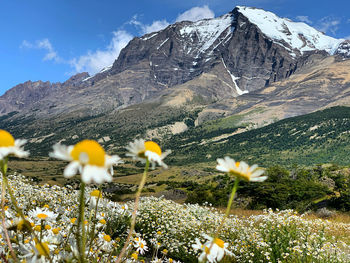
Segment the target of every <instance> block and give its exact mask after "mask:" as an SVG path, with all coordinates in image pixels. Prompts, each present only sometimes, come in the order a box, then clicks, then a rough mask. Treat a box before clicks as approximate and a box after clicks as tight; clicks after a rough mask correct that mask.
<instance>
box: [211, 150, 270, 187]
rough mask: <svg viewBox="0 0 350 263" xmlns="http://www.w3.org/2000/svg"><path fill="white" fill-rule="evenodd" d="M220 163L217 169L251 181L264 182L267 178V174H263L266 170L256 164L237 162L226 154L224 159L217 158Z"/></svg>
mask: <svg viewBox="0 0 350 263" xmlns="http://www.w3.org/2000/svg"><path fill="white" fill-rule="evenodd" d="M217 162H218V165H217V166H216V169H217V170H219V171H222V172H226V173H228V174H229V175H232V176H236V177H238V178H240V179H243V180H246V181H251V182H262V181H265V180H266V179H267V176H262V175H263V174H264V173H265V170H264V169H262V168H259V167H258V166H257V165H256V164H254V165H252V166H249V165H248V164H247V163H245V162H235V160H233V159H231V158H230V157H228V156H226V157H224V159H221V158H219V159H217Z"/></svg>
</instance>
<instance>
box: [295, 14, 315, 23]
mask: <svg viewBox="0 0 350 263" xmlns="http://www.w3.org/2000/svg"><path fill="white" fill-rule="evenodd" d="M296 19H297V20H298V21H300V22H304V23H307V24H310V25H311V24H312V21H311V20H310V19H309V17H308V16H297V17H296Z"/></svg>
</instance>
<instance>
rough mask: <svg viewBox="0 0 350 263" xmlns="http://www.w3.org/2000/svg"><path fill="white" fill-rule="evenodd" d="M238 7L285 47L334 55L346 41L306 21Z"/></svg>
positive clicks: (266, 33) (267, 34)
mask: <svg viewBox="0 0 350 263" xmlns="http://www.w3.org/2000/svg"><path fill="white" fill-rule="evenodd" d="M237 8H238V11H239V12H240V13H241V14H243V15H244V16H245V17H246V18H248V19H249V21H250V22H251V23H253V24H255V25H257V26H258V28H260V30H261V31H262V32H263V33H264V34H265V35H266V36H267V37H269V38H271V39H272V40H273V41H274V42H275V43H280V44H282V45H283V46H284V47H285V48H286V47H288V46H290V47H291V48H292V49H298V50H300V52H301V53H303V52H305V51H312V50H325V51H326V52H328V53H329V54H331V55H333V54H334V52H335V51H336V49H337V47H338V46H339V44H340V43H341V42H343V41H344V39H335V38H332V37H329V36H326V35H325V34H323V33H322V32H320V31H318V30H316V29H315V28H313V27H311V26H309V25H307V24H305V23H302V22H293V21H291V20H289V19H287V18H280V17H278V16H276V15H275V14H273V13H271V12H268V11H265V10H262V9H258V8H250V7H244V6H237ZM283 41H285V43H284V42H283ZM286 44H287V45H286Z"/></svg>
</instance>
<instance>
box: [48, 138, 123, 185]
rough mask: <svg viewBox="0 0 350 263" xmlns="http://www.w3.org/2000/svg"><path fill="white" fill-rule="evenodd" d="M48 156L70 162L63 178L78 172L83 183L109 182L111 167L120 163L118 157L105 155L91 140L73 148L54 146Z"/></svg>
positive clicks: (111, 172) (99, 146) (111, 173)
mask: <svg viewBox="0 0 350 263" xmlns="http://www.w3.org/2000/svg"><path fill="white" fill-rule="evenodd" d="M50 156H51V157H54V158H57V159H61V160H65V161H70V163H69V164H68V165H67V167H66V168H65V169H64V173H63V174H64V176H65V177H68V178H70V177H73V176H74V175H76V174H77V173H78V172H79V173H80V174H81V179H82V181H83V182H84V183H91V182H95V183H98V184H101V183H104V182H111V181H112V175H113V165H117V164H119V163H122V160H121V159H120V157H119V156H118V155H113V156H109V155H107V154H106V153H105V151H104V150H103V148H102V147H101V145H100V144H98V143H97V142H96V141H93V140H83V141H81V142H79V143H77V144H76V145H74V146H73V145H71V146H65V145H61V144H56V145H54V146H53V152H52V153H50Z"/></svg>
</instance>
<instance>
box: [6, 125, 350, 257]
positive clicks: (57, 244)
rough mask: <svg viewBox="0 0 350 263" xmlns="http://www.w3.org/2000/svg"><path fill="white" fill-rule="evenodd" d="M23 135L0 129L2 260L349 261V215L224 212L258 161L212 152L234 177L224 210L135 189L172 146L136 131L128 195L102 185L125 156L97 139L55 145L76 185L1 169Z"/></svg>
mask: <svg viewBox="0 0 350 263" xmlns="http://www.w3.org/2000/svg"><path fill="white" fill-rule="evenodd" d="M24 143H25V141H24V140H15V139H14V138H13V137H12V135H11V134H9V133H8V132H6V131H3V130H0V166H1V217H2V219H1V221H2V223H1V228H0V260H1V262H198V261H200V262H350V240H349V236H350V235H349V234H350V224H347V223H339V222H331V221H327V220H321V219H310V218H309V217H306V216H305V215H299V214H298V213H297V212H295V211H293V210H283V211H278V210H275V211H273V210H271V209H270V210H265V211H264V212H263V214H261V215H252V216H248V217H241V216H239V215H232V214H230V211H231V206H232V203H233V202H234V198H235V195H236V190H237V188H238V185H239V183H240V181H241V180H244V181H246V182H251V183H259V182H262V181H264V180H266V179H267V176H266V175H265V171H264V170H263V169H261V168H259V167H258V166H257V165H252V166H249V165H248V164H246V163H245V162H243V161H242V162H235V161H234V160H233V159H231V158H229V157H224V158H222V159H218V160H217V161H218V164H217V166H216V169H217V170H218V171H220V172H224V173H226V174H227V175H228V176H230V178H232V181H234V185H233V188H232V192H231V194H230V196H229V197H228V204H227V208H226V211H225V213H222V212H220V211H219V210H217V209H216V208H213V207H211V206H210V205H206V206H200V205H197V204H178V203H175V202H173V201H170V200H166V199H163V198H156V197H143V198H141V192H142V188H143V186H144V184H145V181H146V177H147V172H148V170H149V169H150V168H152V167H155V166H156V165H159V166H162V167H163V168H166V167H167V165H166V164H165V163H164V158H165V157H166V156H167V155H168V154H170V151H165V152H162V150H161V149H160V147H159V146H158V144H156V143H155V142H151V141H144V140H135V141H134V142H131V143H129V145H128V146H127V147H126V148H127V150H128V156H129V157H131V158H133V159H134V160H136V161H140V162H142V163H144V164H145V169H144V173H143V175H142V176H141V178H140V185H139V188H138V191H137V192H136V194H135V201H130V202H127V203H117V202H113V201H111V200H110V199H108V198H107V197H106V196H105V194H104V193H103V191H102V188H101V184H102V183H104V182H110V181H111V180H112V171H113V170H112V169H111V168H112V166H113V165H118V164H119V163H121V162H122V160H121V158H120V157H119V156H116V155H114V156H109V155H107V154H106V153H105V152H104V150H103V148H102V147H101V146H100V145H99V144H98V143H97V142H95V141H90V140H85V141H81V142H79V143H77V144H76V145H73V146H64V145H59V144H57V145H55V146H54V147H53V151H52V153H51V156H52V157H55V158H58V159H62V160H66V161H67V162H69V163H67V166H66V168H65V170H64V176H65V177H68V178H69V177H73V176H76V175H77V176H78V177H79V178H80V180H81V183H80V189H79V190H75V189H73V187H71V186H66V187H59V186H55V185H53V186H51V185H48V184H45V185H39V184H37V183H35V182H33V181H32V180H31V179H30V178H27V177H24V176H22V175H19V174H16V173H14V174H7V163H8V158H9V157H10V158H11V156H12V155H15V156H18V157H24V156H27V155H28V152H26V151H24V149H23V145H24ZM90 183H94V186H95V187H92V186H91V185H90ZM96 186H97V187H96Z"/></svg>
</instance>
